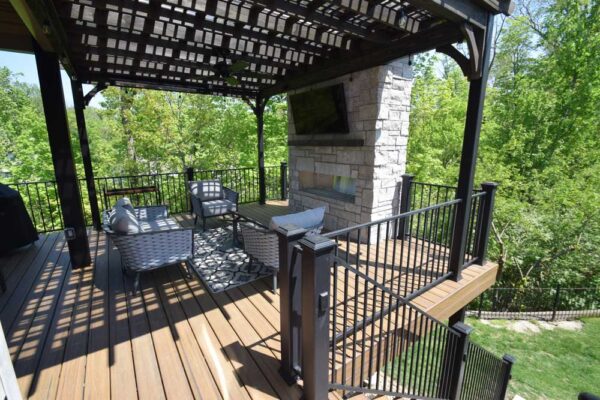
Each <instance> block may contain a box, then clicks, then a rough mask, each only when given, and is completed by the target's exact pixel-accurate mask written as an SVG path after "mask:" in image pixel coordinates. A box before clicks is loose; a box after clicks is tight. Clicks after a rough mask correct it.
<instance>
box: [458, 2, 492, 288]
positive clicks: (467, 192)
mask: <svg viewBox="0 0 600 400" xmlns="http://www.w3.org/2000/svg"><path fill="white" fill-rule="evenodd" d="M493 29H494V16H493V15H491V14H490V15H488V23H487V29H486V33H485V35H486V37H485V48H484V51H483V56H482V57H483V59H482V63H483V69H482V76H481V78H479V79H474V80H472V81H471V83H470V87H469V100H468V105H467V117H466V122H465V132H464V138H463V146H462V155H461V160H460V171H459V178H458V189H457V190H456V198H457V199H460V200H461V202H460V203H459V204H457V207H456V217H455V218H456V219H455V224H454V229H453V231H452V247H451V249H450V261H449V269H450V271H451V272H453V279H454V280H456V281H458V280H460V277H461V270H462V267H463V264H464V260H465V244H466V241H467V230H468V227H469V217H470V215H469V214H470V211H471V196H472V193H473V179H474V177H475V165H476V163H477V149H478V146H479V134H480V132H481V122H482V119H483V104H484V100H485V91H486V85H487V78H488V74H489V69H490V65H489V60H490V47H491V45H492V36H493Z"/></svg>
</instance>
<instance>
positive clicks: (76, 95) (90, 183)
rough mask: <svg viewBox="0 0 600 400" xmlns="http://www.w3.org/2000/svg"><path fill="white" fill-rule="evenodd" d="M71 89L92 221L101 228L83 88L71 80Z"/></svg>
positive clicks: (98, 228)
mask: <svg viewBox="0 0 600 400" xmlns="http://www.w3.org/2000/svg"><path fill="white" fill-rule="evenodd" d="M71 90H72V92H73V105H74V108H75V119H76V120H77V131H78V133H79V147H80V149H81V159H82V161H83V170H84V172H85V183H86V186H87V191H88V199H89V201H90V209H91V211H92V222H93V224H94V227H95V228H96V229H97V230H100V228H101V222H100V210H99V209H98V197H97V196H96V183H95V182H94V169H93V167H92V156H91V154H90V143H89V140H88V134H87V127H86V125H85V115H84V113H83V109H84V108H85V102H84V100H83V88H82V87H81V83H80V82H78V81H71Z"/></svg>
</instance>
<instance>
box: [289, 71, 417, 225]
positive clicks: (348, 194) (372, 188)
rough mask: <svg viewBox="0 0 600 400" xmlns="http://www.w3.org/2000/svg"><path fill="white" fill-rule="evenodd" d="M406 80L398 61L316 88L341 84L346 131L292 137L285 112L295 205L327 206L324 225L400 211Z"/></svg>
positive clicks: (409, 75) (408, 83)
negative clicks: (345, 108) (345, 132)
mask: <svg viewBox="0 0 600 400" xmlns="http://www.w3.org/2000/svg"><path fill="white" fill-rule="evenodd" d="M412 77H413V75H412V68H411V67H410V66H409V64H408V59H400V60H397V61H395V62H393V63H390V64H387V65H384V66H380V67H375V68H371V69H369V70H365V71H361V72H358V73H354V74H350V75H346V76H343V77H340V78H337V79H335V80H331V81H329V82H326V83H323V84H319V85H317V86H315V87H323V86H329V85H332V84H336V83H343V84H344V92H345V96H346V106H347V110H348V124H349V127H350V133H349V134H342V135H340V134H337V135H333V134H331V135H322V134H321V135H315V136H314V137H310V136H309V137H307V136H306V135H296V134H295V130H294V121H293V114H292V112H291V110H290V111H288V121H289V123H288V124H289V126H288V139H289V143H288V144H289V168H290V195H289V199H290V206H291V207H292V208H293V209H295V210H304V209H307V208H313V207H318V206H322V205H325V206H326V207H327V212H326V217H325V228H326V229H328V230H335V229H341V228H346V227H349V226H352V225H356V224H361V223H365V222H370V221H373V220H376V219H380V218H384V217H386V216H390V215H393V214H394V213H396V212H397V211H398V202H399V199H400V193H399V192H400V182H401V176H402V174H403V173H404V172H405V166H406V145H407V142H408V123H409V112H410V96H411V89H412ZM310 89H311V88H303V89H301V90H299V91H298V92H300V91H303V90H310ZM288 109H289V108H288Z"/></svg>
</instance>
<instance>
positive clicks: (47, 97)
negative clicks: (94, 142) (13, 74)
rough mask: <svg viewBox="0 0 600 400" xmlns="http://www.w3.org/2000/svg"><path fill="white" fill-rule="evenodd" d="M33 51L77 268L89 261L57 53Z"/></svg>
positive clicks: (68, 242)
mask: <svg viewBox="0 0 600 400" xmlns="http://www.w3.org/2000/svg"><path fill="white" fill-rule="evenodd" d="M33 50H34V54H35V61H36V64H37V71H38V76H39V80H40V91H41V94H42V104H43V106H44V114H45V116H46V127H47V129H48V139H49V143H50V151H51V153H52V162H53V164H54V174H55V176H56V184H57V186H58V196H59V198H60V206H61V211H62V214H63V221H64V225H65V237H66V239H67V244H68V247H69V255H70V257H71V265H72V266H73V268H79V267H83V266H86V265H89V264H90V263H91V260H90V248H89V243H88V237H87V231H86V226H85V217H84V215H83V206H82V204H81V193H80V192H79V185H78V182H77V173H76V171H75V162H74V160H73V152H72V150H71V139H70V135H69V124H68V122H67V110H66V107H65V98H64V94H63V90H62V83H61V79H60V67H59V64H58V58H57V56H56V54H53V53H47V52H45V51H44V50H42V49H41V48H40V46H39V45H38V44H37V42H35V41H34V42H33Z"/></svg>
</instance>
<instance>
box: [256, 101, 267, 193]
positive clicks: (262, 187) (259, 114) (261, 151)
mask: <svg viewBox="0 0 600 400" xmlns="http://www.w3.org/2000/svg"><path fill="white" fill-rule="evenodd" d="M266 103H267V99H263V98H261V97H257V98H256V106H255V107H254V114H255V115H256V133H257V139H258V190H259V192H258V193H259V194H258V202H259V204H265V203H266V202H267V185H266V180H265V136H264V129H265V122H264V113H265V105H266Z"/></svg>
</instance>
